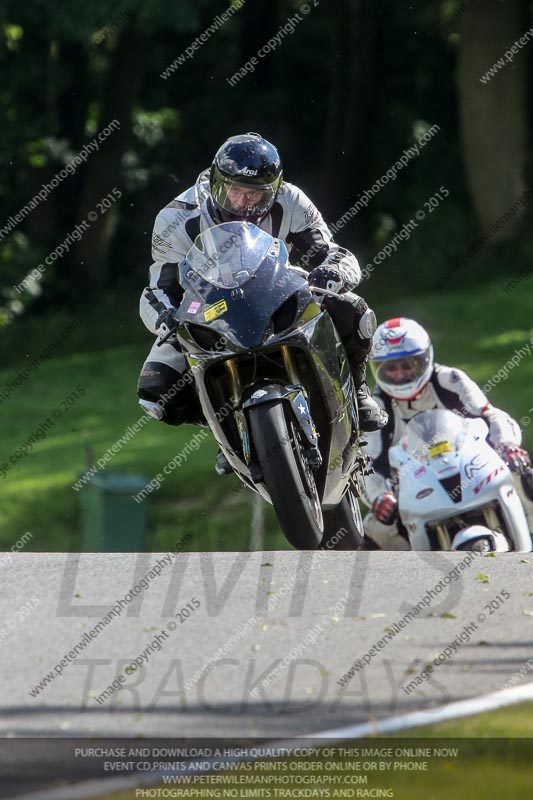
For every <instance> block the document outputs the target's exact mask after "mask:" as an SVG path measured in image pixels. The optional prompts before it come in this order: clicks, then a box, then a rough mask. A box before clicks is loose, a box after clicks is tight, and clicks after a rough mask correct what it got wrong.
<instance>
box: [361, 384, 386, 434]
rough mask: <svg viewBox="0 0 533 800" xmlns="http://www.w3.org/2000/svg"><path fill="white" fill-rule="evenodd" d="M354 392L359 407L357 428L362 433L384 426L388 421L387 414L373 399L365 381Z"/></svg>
mask: <svg viewBox="0 0 533 800" xmlns="http://www.w3.org/2000/svg"><path fill="white" fill-rule="evenodd" d="M356 394H357V405H358V407H359V428H360V429H361V430H362V431H363V433H371V432H372V431H378V430H380V429H381V428H384V427H385V425H386V424H387V422H388V421H389V415H388V414H387V412H386V411H385V410H384V409H383V408H382V407H381V406H380V405H379V403H378V402H376V400H374V398H373V397H372V393H371V391H370V389H369V388H368V384H367V382H366V381H365V382H364V383H362V384H361V386H360V387H359V388H358V389H357V392H356Z"/></svg>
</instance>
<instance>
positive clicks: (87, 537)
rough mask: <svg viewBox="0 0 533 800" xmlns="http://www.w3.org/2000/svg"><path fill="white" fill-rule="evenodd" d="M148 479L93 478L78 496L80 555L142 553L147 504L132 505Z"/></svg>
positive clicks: (109, 474)
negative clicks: (135, 496) (80, 538)
mask: <svg viewBox="0 0 533 800" xmlns="http://www.w3.org/2000/svg"><path fill="white" fill-rule="evenodd" d="M147 483H148V479H147V478H144V477H142V476H140V475H126V474H124V473H121V472H106V473H105V474H102V475H96V476H95V477H94V478H92V479H91V481H90V482H89V483H87V484H86V485H85V486H84V488H83V490H82V492H81V512H82V541H81V551H82V552H83V553H138V552H146V549H147V540H146V521H147V511H148V501H147V500H146V499H144V500H141V501H140V502H138V503H137V502H136V501H135V499H134V495H136V494H137V493H138V492H140V491H141V490H142V489H144V487H145V486H146V484H147Z"/></svg>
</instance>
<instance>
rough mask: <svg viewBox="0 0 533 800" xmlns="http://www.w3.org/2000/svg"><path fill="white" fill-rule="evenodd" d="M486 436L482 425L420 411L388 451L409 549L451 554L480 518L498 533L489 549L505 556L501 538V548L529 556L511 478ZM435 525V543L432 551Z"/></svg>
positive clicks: (443, 412) (438, 412)
mask: <svg viewBox="0 0 533 800" xmlns="http://www.w3.org/2000/svg"><path fill="white" fill-rule="evenodd" d="M487 435H488V427H487V425H486V424H485V422H484V421H483V420H482V419H465V418H463V417H460V416H458V415H457V414H454V413H453V412H451V411H447V410H442V409H439V410H432V411H425V412H423V413H422V414H418V415H417V416H416V417H414V418H413V419H412V420H411V421H410V422H409V424H408V426H407V432H406V434H405V435H404V436H403V437H402V438H401V439H400V441H399V442H398V444H397V445H395V446H394V447H392V448H391V449H390V451H389V460H390V464H391V468H392V469H394V470H396V471H397V474H398V479H399V485H398V504H399V512H400V517H401V520H402V523H403V524H404V525H405V527H406V529H407V532H408V535H409V541H410V544H411V547H412V549H413V550H434V549H436V547H437V548H442V549H456V548H457V547H458V546H459V545H460V544H464V543H465V542H466V541H467V539H470V538H474V535H473V534H472V531H471V530H469V529H471V528H472V527H473V524H472V517H475V516H478V517H479V520H476V522H478V524H479V521H481V525H483V527H485V528H488V529H489V530H492V531H494V532H495V533H496V534H498V533H499V534H500V535H496V536H495V537H493V539H494V550H497V551H501V550H502V549H504V544H503V543H502V535H503V537H504V538H505V539H506V541H507V547H505V549H510V550H514V551H517V552H522V553H525V552H530V551H531V536H530V533H529V528H528V524H527V521H526V517H525V514H524V509H523V507H522V503H521V502H520V499H519V497H518V495H517V493H516V491H515V488H514V483H513V477H512V474H511V472H510V470H509V469H508V467H507V466H506V464H505V463H504V462H503V461H502V459H501V458H500V457H499V456H498V454H497V453H496V452H495V451H494V450H493V449H492V448H491V447H490V446H489V445H488V444H487V442H486V438H487ZM443 481H444V484H443ZM472 512H474V513H472ZM439 523H442V525H441V526H440V534H439V535H440V536H441V539H439V544H436V542H435V536H436V535H437V534H436V533H435V531H436V530H437V525H439ZM443 529H444V535H442V531H443ZM447 532H450V537H449V540H448V544H447V546H446V533H447ZM430 533H431V534H432V537H433V541H432V538H431V536H430ZM475 535H476V536H479V535H481V534H479V533H477V534H475Z"/></svg>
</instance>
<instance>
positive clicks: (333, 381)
mask: <svg viewBox="0 0 533 800" xmlns="http://www.w3.org/2000/svg"><path fill="white" fill-rule="evenodd" d="M304 276H305V273H304V272H303V270H300V271H297V270H296V269H295V268H292V267H290V266H289V264H288V252H287V248H286V247H285V244H284V243H283V242H282V241H280V240H279V239H274V238H273V237H272V236H270V235H269V234H267V233H265V232H264V231H262V230H260V229H259V228H258V227H257V226H255V225H252V224H251V223H246V222H229V223H223V224H222V225H216V226H215V227H213V228H209V229H208V230H206V231H204V233H201V234H200V235H199V236H198V237H197V238H196V240H195V242H194V245H193V246H192V248H191V249H190V251H189V252H188V254H187V256H186V258H185V259H184V261H183V262H182V263H181V264H180V265H179V282H180V284H181V286H182V287H183V289H184V291H185V294H184V297H183V300H182V302H181V304H180V307H179V309H178V311H177V312H176V315H175V319H176V323H177V336H178V340H179V343H180V345H181V347H182V350H183V353H184V354H185V356H186V358H187V360H188V363H189V366H190V368H191V370H192V373H193V375H194V380H195V382H196V387H197V391H198V395H199V398H200V403H201V406H202V409H203V413H204V415H205V418H206V420H207V422H208V423H209V426H210V428H211V430H212V432H213V434H214V436H215V439H216V440H217V442H218V444H219V445H220V447H221V449H222V451H223V453H224V455H225V456H226V458H227V460H228V462H229V463H230V464H231V466H232V468H233V469H234V471H235V473H236V474H237V475H238V476H239V478H240V480H241V481H242V482H243V483H244V484H245V485H246V486H247V487H249V488H250V489H252V490H253V491H256V492H258V493H259V494H261V495H262V497H263V498H264V499H265V500H266V501H267V502H269V503H271V504H272V505H273V506H274V510H275V512H276V515H277V518H278V521H279V523H280V525H281V528H282V530H283V533H284V534H285V536H286V538H287V539H288V541H289V542H290V543H291V544H292V545H293V546H294V547H296V548H298V549H316V548H317V547H320V548H324V549H341V550H346V549H349V550H353V549H356V548H357V546H358V545H359V543H360V540H361V535H362V530H363V527H362V521H361V515H360V511H359V505H358V501H357V497H358V496H359V491H358V485H357V480H356V478H355V477H354V468H355V467H356V462H357V461H358V459H359V452H358V433H359V430H358V414H357V402H356V396H355V388H354V384H353V380H352V376H351V373H350V368H349V364H348V360H347V357H346V353H345V351H344V348H343V346H342V343H341V341H340V339H339V336H338V334H337V332H336V330H335V328H334V326H333V323H332V321H331V319H330V317H329V315H328V314H327V312H326V311H322V310H321V307H320V295H321V294H322V295H323V294H327V293H328V292H326V291H325V290H319V289H317V290H316V291H312V290H311V289H310V287H309V285H308V283H307V280H306V279H305V277H304Z"/></svg>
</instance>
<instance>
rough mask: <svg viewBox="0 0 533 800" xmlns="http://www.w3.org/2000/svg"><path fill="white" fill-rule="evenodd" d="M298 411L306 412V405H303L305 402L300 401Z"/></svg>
mask: <svg viewBox="0 0 533 800" xmlns="http://www.w3.org/2000/svg"><path fill="white" fill-rule="evenodd" d="M298 411H299V412H300V414H305V406H304V405H303V403H300V405H299V406H298Z"/></svg>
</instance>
